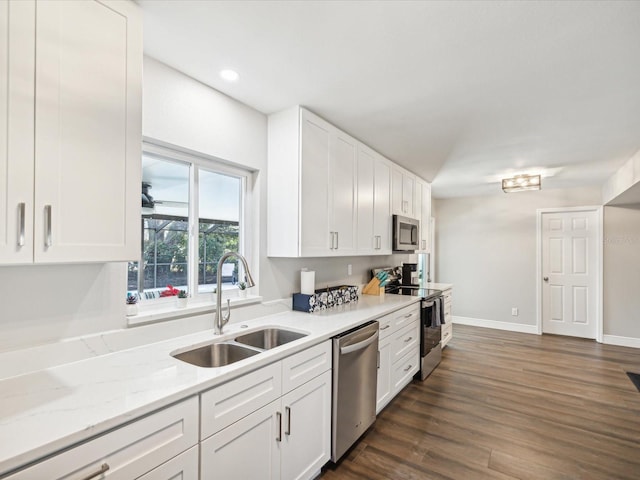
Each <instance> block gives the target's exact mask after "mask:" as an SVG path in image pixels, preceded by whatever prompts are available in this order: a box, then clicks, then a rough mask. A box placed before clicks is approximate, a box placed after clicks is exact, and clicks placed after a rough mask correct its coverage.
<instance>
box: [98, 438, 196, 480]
mask: <svg viewBox="0 0 640 480" xmlns="http://www.w3.org/2000/svg"><path fill="white" fill-rule="evenodd" d="M198 449H199V447H198V446H197V445H196V446H195V447H191V448H190V449H189V450H187V451H186V452H183V453H181V454H180V455H178V456H177V457H174V458H172V459H171V460H169V461H168V462H166V463H163V464H162V465H160V466H159V467H158V468H154V469H153V470H151V471H150V472H149V473H147V474H146V475H143V476H141V477H140V478H138V480H191V479H194V478H198V470H199V467H200V466H199V461H198ZM98 478H100V477H98Z"/></svg>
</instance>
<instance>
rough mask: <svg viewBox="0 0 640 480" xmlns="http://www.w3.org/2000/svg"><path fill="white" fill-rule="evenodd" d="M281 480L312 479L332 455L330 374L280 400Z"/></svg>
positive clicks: (325, 374) (306, 384) (328, 372)
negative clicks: (281, 412)
mask: <svg viewBox="0 0 640 480" xmlns="http://www.w3.org/2000/svg"><path fill="white" fill-rule="evenodd" d="M282 411H283V418H282V423H283V425H282V432H283V433H282V443H281V444H280V447H281V478H282V479H286V480H294V479H295V480H297V479H303V478H312V477H313V476H314V475H315V474H316V473H317V472H319V471H320V468H321V467H322V466H323V465H324V464H325V463H326V462H327V461H328V460H329V456H330V455H331V370H329V371H327V372H324V373H323V374H322V375H320V376H319V377H316V378H314V379H313V380H311V381H309V382H307V383H305V384H304V385H302V386H301V387H298V388H296V389H295V390H293V391H292V392H289V393H288V394H286V395H285V396H283V397H282Z"/></svg>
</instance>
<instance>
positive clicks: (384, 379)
mask: <svg viewBox="0 0 640 480" xmlns="http://www.w3.org/2000/svg"><path fill="white" fill-rule="evenodd" d="M389 400H391V338H390V337H387V338H385V339H381V340H380V342H379V343H378V387H377V395H376V414H378V413H380V410H382V409H383V408H384V407H385V405H386V404H387V403H389Z"/></svg>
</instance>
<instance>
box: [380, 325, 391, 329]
mask: <svg viewBox="0 0 640 480" xmlns="http://www.w3.org/2000/svg"><path fill="white" fill-rule="evenodd" d="M390 326H391V325H389V324H388V323H387V324H386V325H385V326H384V327H380V330H386V329H387V328H389V327H390Z"/></svg>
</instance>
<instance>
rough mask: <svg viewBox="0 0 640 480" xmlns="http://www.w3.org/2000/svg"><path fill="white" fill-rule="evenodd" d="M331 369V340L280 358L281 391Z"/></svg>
mask: <svg viewBox="0 0 640 480" xmlns="http://www.w3.org/2000/svg"><path fill="white" fill-rule="evenodd" d="M330 369H331V340H327V341H326V342H323V343H321V344H319V345H316V346H315V347H311V348H308V349H307V350H304V351H302V352H299V353H296V354H295V355H292V356H290V357H287V358H285V359H284V360H282V393H283V394H285V393H287V392H290V391H291V390H293V389H294V388H297V387H299V386H300V385H302V384H303V383H307V382H308V381H309V380H311V379H312V378H314V377H317V376H318V375H320V374H321V373H323V372H326V371H327V370H330Z"/></svg>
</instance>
